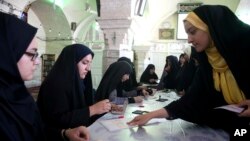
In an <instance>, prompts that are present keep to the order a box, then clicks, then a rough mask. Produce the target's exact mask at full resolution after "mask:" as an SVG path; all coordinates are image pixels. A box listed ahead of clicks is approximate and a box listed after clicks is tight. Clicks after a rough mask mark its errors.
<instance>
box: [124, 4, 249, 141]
mask: <svg viewBox="0 0 250 141" xmlns="http://www.w3.org/2000/svg"><path fill="white" fill-rule="evenodd" d="M184 26H185V30H186V32H187V34H188V42H189V43H192V46H193V47H194V48H195V50H196V52H197V53H198V57H199V64H200V65H199V68H198V70H197V72H196V74H195V77H194V79H193V82H192V84H191V86H190V87H189V89H188V90H187V92H186V95H184V96H183V97H181V98H180V99H179V100H178V101H174V102H172V103H170V104H169V105H167V106H166V107H164V108H162V109H160V110H156V111H153V112H150V113H148V114H145V115H142V116H138V117H135V118H134V119H133V120H132V121H131V122H129V123H128V124H130V125H143V124H145V123H146V122H148V121H149V120H150V119H152V118H156V117H165V118H168V119H175V118H182V119H184V120H187V121H191V122H194V123H198V124H203V125H208V126H210V127H214V128H221V129H224V130H225V131H227V132H228V133H229V135H230V140H241V141H243V140H244V139H245V138H246V139H249V136H250V124H249V123H250V100H249V99H250V87H249V84H250V73H249V72H250V68H249V67H248V66H247V65H248V63H249V61H248V60H249V57H248V56H249V55H248V54H249V51H248V48H249V47H250V26H249V25H247V24H245V23H243V22H242V21H240V20H239V19H238V18H237V17H236V15H235V14H234V13H233V12H232V11H231V10H229V8H227V7H225V6H220V5H213V6H212V5H203V6H200V7H199V8H196V9H195V10H194V11H193V12H190V13H189V14H188V16H187V17H186V19H185V20H184ZM229 104H234V105H237V106H239V107H244V108H245V110H244V111H243V112H242V113H240V114H236V113H233V112H230V111H227V110H222V109H215V108H216V107H218V106H223V105H229ZM237 129H246V130H247V131H248V132H249V133H247V134H245V135H244V136H245V138H242V137H241V138H240V137H239V136H238V138H237V137H234V133H235V131H236V130H237Z"/></svg>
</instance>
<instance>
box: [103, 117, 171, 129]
mask: <svg viewBox="0 0 250 141" xmlns="http://www.w3.org/2000/svg"><path fill="white" fill-rule="evenodd" d="M131 120H132V119H125V118H121V119H111V120H99V122H100V123H101V124H102V125H103V126H104V127H105V128H106V129H108V130H109V131H110V132H112V131H117V130H121V129H127V128H133V127H136V126H129V125H128V124H127V122H129V121H131ZM166 121H167V120H166V119H165V118H154V119H151V120H150V121H149V122H148V123H147V124H145V126H149V125H155V124H159V123H162V122H166Z"/></svg>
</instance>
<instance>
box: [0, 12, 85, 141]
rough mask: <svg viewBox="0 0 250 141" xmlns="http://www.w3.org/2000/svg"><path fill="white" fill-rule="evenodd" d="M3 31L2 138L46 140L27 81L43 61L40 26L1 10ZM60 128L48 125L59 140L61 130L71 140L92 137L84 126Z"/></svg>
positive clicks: (0, 50)
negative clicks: (38, 48) (41, 57)
mask: <svg viewBox="0 0 250 141" xmlns="http://www.w3.org/2000/svg"><path fill="white" fill-rule="evenodd" d="M0 31H1V32H0V42H1V44H0V125H1V126H0V139H1V140H3V141H45V139H46V137H45V134H44V132H43V128H42V127H43V125H42V121H41V118H40V114H39V111H38V108H37V106H36V104H35V102H34V100H33V98H32V96H31V95H30V94H29V93H28V91H27V89H26V87H25V85H24V81H28V80H31V79H32V78H33V74H34V71H35V69H36V67H37V65H39V63H40V60H39V58H38V53H37V42H36V39H35V38H34V37H35V34H36V31H37V29H36V28H34V27H32V26H30V25H29V24H27V23H25V22H23V21H21V20H20V19H17V18H16V17H14V16H12V15H8V14H5V13H2V12H0ZM61 129H62V128H61ZM61 129H59V128H50V129H49V130H50V131H51V132H53V134H54V135H55V136H57V138H56V140H57V141H60V140H63V136H62V133H64V134H63V135H64V137H65V138H68V139H70V140H71V141H79V140H82V141H87V140H89V132H88V131H87V128H85V127H83V126H79V127H77V128H74V129H68V130H65V129H62V130H61Z"/></svg>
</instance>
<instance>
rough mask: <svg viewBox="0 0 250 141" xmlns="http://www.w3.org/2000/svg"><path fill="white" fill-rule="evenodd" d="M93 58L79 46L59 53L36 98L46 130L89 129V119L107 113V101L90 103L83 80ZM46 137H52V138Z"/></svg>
mask: <svg viewBox="0 0 250 141" xmlns="http://www.w3.org/2000/svg"><path fill="white" fill-rule="evenodd" d="M93 57H94V54H93V52H92V51H91V50H90V49H89V48H88V47H86V46H84V45H81V44H73V45H69V46H66V47H65V48H64V49H63V50H62V52H61V54H60V55H59V57H58V59H57V61H56V63H55V65H54V66H53V68H52V69H51V71H50V73H49V74H48V76H47V77H46V79H45V80H44V82H43V83H42V85H41V88H40V91H39V95H38V99H37V104H38V107H39V109H40V112H41V115H42V118H43V120H44V122H45V125H46V127H56V128H73V127H77V126H80V125H84V126H89V125H90V124H91V123H92V122H93V120H92V118H91V117H92V116H94V115H98V114H102V113H105V112H108V111H109V110H110V108H111V105H110V103H109V100H107V99H106V100H103V101H100V102H98V103H96V104H93V103H92V101H93V98H92V96H93V95H92V83H90V82H87V81H86V80H90V78H89V79H88V77H91V76H90V75H88V73H89V71H90V67H91V66H90V65H91V63H92V59H93ZM86 84H89V85H86ZM89 89H90V90H89ZM87 92H88V93H87ZM49 136H50V138H53V136H54V135H53V134H49Z"/></svg>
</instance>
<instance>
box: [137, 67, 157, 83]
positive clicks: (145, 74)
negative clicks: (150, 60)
mask: <svg viewBox="0 0 250 141" xmlns="http://www.w3.org/2000/svg"><path fill="white" fill-rule="evenodd" d="M151 69H155V65H153V64H149V65H148V66H147V68H146V69H145V71H144V72H143V73H142V75H141V79H140V82H143V83H147V84H156V83H155V82H153V83H152V82H150V81H149V80H150V79H158V76H157V75H156V73H155V72H154V73H153V74H151V73H150V70H151Z"/></svg>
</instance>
